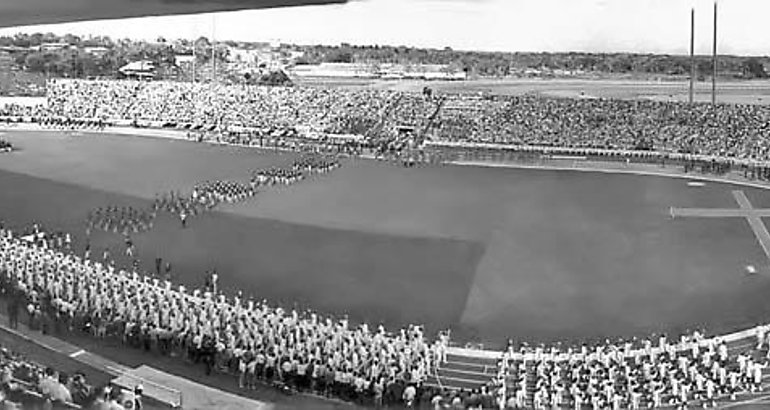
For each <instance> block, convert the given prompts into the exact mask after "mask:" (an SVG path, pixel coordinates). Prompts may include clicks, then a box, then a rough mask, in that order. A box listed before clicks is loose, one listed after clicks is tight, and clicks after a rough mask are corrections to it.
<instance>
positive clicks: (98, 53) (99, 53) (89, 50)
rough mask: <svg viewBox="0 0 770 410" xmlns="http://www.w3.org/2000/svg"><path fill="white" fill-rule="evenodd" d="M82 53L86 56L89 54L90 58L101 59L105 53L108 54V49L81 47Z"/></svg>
mask: <svg viewBox="0 0 770 410" xmlns="http://www.w3.org/2000/svg"><path fill="white" fill-rule="evenodd" d="M83 51H85V52H86V53H88V54H91V55H92V56H96V57H101V56H103V55H105V54H107V52H109V51H110V49H109V48H107V47H99V46H88V47H83Z"/></svg>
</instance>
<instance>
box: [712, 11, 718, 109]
mask: <svg viewBox="0 0 770 410" xmlns="http://www.w3.org/2000/svg"><path fill="white" fill-rule="evenodd" d="M712 60H713V65H714V66H713V70H714V72H713V73H712V75H711V105H716V103H717V2H716V1H714V48H713V52H712Z"/></svg>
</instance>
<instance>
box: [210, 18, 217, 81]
mask: <svg viewBox="0 0 770 410" xmlns="http://www.w3.org/2000/svg"><path fill="white" fill-rule="evenodd" d="M211 62H212V63H213V70H212V74H211V75H212V76H213V78H212V79H211V83H212V84H214V83H216V81H217V20H216V16H215V15H214V14H212V15H211Z"/></svg>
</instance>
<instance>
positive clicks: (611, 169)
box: [0, 8, 770, 409]
mask: <svg viewBox="0 0 770 410" xmlns="http://www.w3.org/2000/svg"><path fill="white" fill-rule="evenodd" d="M0 10H2V9H1V8H0ZM14 52H18V50H16V51H14ZM212 55H213V52H212ZM715 61H716V59H715ZM196 75H197V73H195V72H193V74H192V78H191V79H190V81H179V80H178V79H177V80H169V79H154V80H148V79H147V78H141V79H136V78H128V79H126V78H120V79H113V78H100V79H88V78H47V79H46V81H45V83H44V87H43V89H44V92H45V95H44V98H42V99H40V98H38V99H35V100H34V101H33V103H28V102H26V101H25V102H24V103H21V102H20V101H21V100H16V99H10V100H8V101H9V102H8V103H4V104H3V103H0V199H1V200H0V274H1V275H0V290H1V291H2V295H0V300H1V301H2V303H0V316H2V317H0V347H2V350H0V367H1V368H2V375H3V383H2V385H0V392H1V393H2V394H0V402H1V403H2V405H3V406H6V407H4V408H57V409H58V408H62V409H64V408H66V409H81V408H82V409H90V408H95V409H102V408H110V409H123V408H151V409H156V408H157V409H166V408H184V409H208V408H223V409H230V408H232V409H246V408H249V409H251V408H254V409H274V408H275V409H282V408H287V409H288V408H313V409H316V408H317V409H326V408H329V409H331V408H351V407H356V408H358V407H361V408H383V407H388V408H433V409H442V408H452V409H466V408H468V409H470V408H474V409H476V408H484V409H487V408H497V409H514V408H535V409H545V408H565V409H566V408H572V409H583V408H594V409H603V408H613V409H620V408H630V409H639V408H688V407H689V406H693V407H704V408H705V407H719V408H731V407H736V408H763V407H765V406H767V405H768V404H767V403H770V401H768V400H770V395H768V394H767V393H766V388H767V386H768V382H767V378H768V375H769V374H770V369H768V360H770V324H768V322H769V321H768V317H770V301H768V298H767V297H766V295H767V294H768V292H770V233H768V230H767V228H766V226H765V223H764V219H763V218H764V217H767V216H770V193H769V192H768V191H767V189H768V188H770V182H769V181H770V161H769V159H770V151H769V150H768V148H769V147H770V145H768V142H767V141H768V137H770V135H769V133H770V131H768V130H769V129H770V127H768V124H770V106H767V105H763V103H762V98H761V96H763V95H765V93H766V90H765V88H766V86H765V85H764V83H751V84H749V85H747V83H742V82H734V83H728V84H725V85H723V86H721V88H720V92H722V93H723V95H724V98H723V99H722V100H721V101H720V102H718V103H714V104H709V103H707V102H705V101H706V100H708V97H709V94H708V91H709V90H707V89H706V88H705V87H703V86H695V85H693V88H692V89H691V91H690V95H689V101H687V98H686V96H687V92H688V89H687V87H686V86H683V85H682V84H681V83H674V82H672V83H671V84H668V85H660V84H656V83H652V82H618V83H615V82H613V81H593V80H580V81H577V80H570V81H542V82H541V81H540V80H537V81H532V80H523V81H508V82H506V81H497V80H470V81H468V82H454V81H452V82H424V81H414V80H409V81H403V82H397V83H392V82H388V81H385V80H382V81H374V80H371V81H372V82H371V84H370V83H367V82H366V81H364V82H362V81H359V80H355V81H347V80H342V79H335V80H334V82H330V81H320V80H319V81H318V82H317V83H313V84H310V83H302V82H300V83H298V84H295V85H285V84H281V85H275V84H270V85H266V84H258V85H255V84H236V83H232V82H226V81H221V82H219V81H218V80H217V79H216V76H215V73H214V76H212V78H211V79H210V80H203V79H200V78H198V79H197V80H196V78H195V77H196ZM367 81H370V80H367ZM693 81H694V80H693ZM714 81H715V82H714V84H715V88H714V89H713V92H714V94H713V98H714V99H716V90H717V88H716V79H715V80H714ZM715 102H716V101H715ZM14 406H15V407H14Z"/></svg>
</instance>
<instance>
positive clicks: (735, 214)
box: [671, 191, 770, 261]
mask: <svg viewBox="0 0 770 410" xmlns="http://www.w3.org/2000/svg"><path fill="white" fill-rule="evenodd" d="M733 197H734V198H735V200H736V201H737V202H738V206H740V208H673V207H672V208H671V217H672V218H676V217H698V218H745V219H746V221H747V222H748V223H749V226H750V227H751V230H752V231H754V236H756V237H757V241H759V244H760V245H761V246H762V249H763V250H764V251H765V255H766V256H767V259H768V261H770V233H768V232H767V227H765V224H764V223H763V222H762V218H763V217H770V209H769V208H754V207H753V206H752V205H751V202H749V198H747V197H746V194H744V193H743V191H733Z"/></svg>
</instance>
